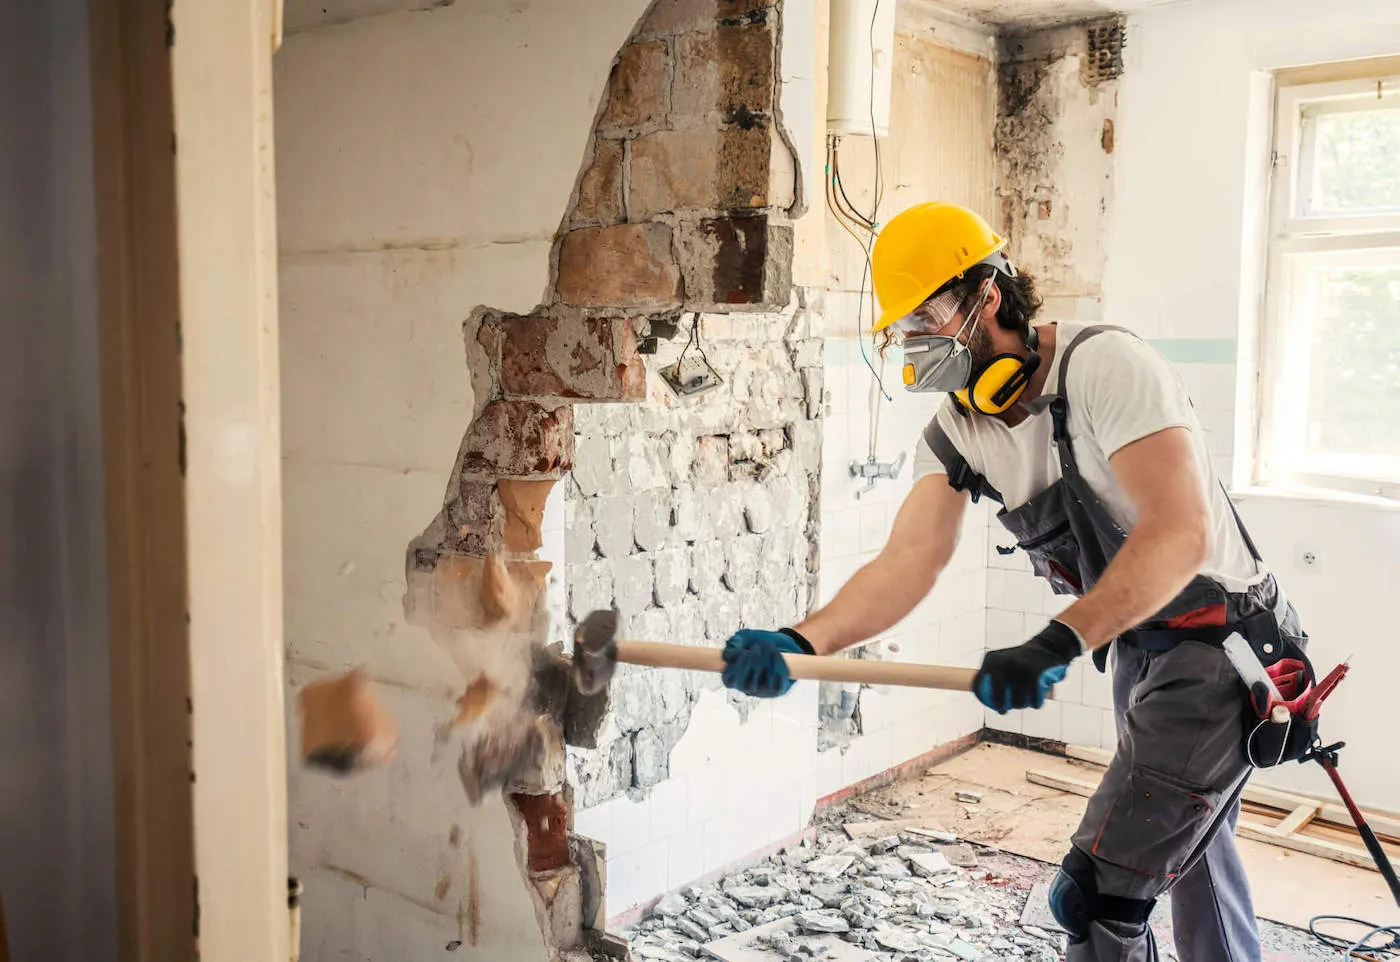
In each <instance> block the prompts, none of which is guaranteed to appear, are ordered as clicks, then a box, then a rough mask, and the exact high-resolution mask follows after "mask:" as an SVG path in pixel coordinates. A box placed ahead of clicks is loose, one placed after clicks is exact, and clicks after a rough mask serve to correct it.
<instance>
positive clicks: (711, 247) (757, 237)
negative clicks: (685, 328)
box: [680, 215, 792, 310]
mask: <svg viewBox="0 0 1400 962" xmlns="http://www.w3.org/2000/svg"><path fill="white" fill-rule="evenodd" d="M680 246H681V254H682V256H681V263H682V269H683V270H684V271H685V278H686V295H687V297H686V306H687V307H688V308H693V309H697V310H701V309H705V308H706V307H717V308H723V307H728V308H731V309H732V308H735V307H754V308H758V307H781V306H782V305H784V304H786V303H787V299H788V296H789V294H790V292H791V287H792V228H791V227H789V226H786V225H781V224H774V223H772V222H771V221H770V220H769V218H768V217H767V215H756V216H748V217H711V218H707V219H704V220H701V221H698V222H695V223H691V224H686V225H685V226H684V227H683V229H682V232H681V245H680Z"/></svg>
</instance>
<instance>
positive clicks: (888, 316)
mask: <svg viewBox="0 0 1400 962" xmlns="http://www.w3.org/2000/svg"><path fill="white" fill-rule="evenodd" d="M1005 245H1006V241H1005V240H1003V239H1002V238H1001V237H998V236H997V234H996V232H995V231H993V230H992V228H991V225H990V224H988V223H987V222H986V221H985V220H983V219H982V218H981V217H979V216H977V215H976V214H974V213H973V212H972V211H970V210H968V209H967V208H966V207H959V206H958V205H957V204H945V203H942V202H940V201H930V202H929V203H926V204H918V205H915V206H914V207H910V208H909V209H908V210H905V211H901V212H900V213H899V214H897V215H895V217H894V218H892V219H891V220H890V222H889V223H888V224H886V225H885V226H884V228H883V229H882V230H881V231H880V236H879V237H877V238H876V239H875V250H874V252H873V253H872V254H871V277H872V279H873V280H874V282H875V297H876V299H877V300H879V302H880V316H879V318H877V319H876V321H875V326H874V327H873V328H871V330H872V332H873V331H883V330H884V329H885V328H887V327H889V326H890V325H891V324H893V323H894V322H895V321H898V320H899V319H900V318H901V317H904V316H905V315H907V314H909V313H910V312H911V311H913V310H914V308H916V307H918V306H919V305H920V304H922V303H923V302H924V301H925V300H926V299H927V298H928V296H929V295H930V294H932V293H933V292H934V291H936V290H938V289H939V288H940V287H942V286H943V285H944V284H946V283H948V282H949V281H951V280H952V279H953V278H955V277H961V276H962V275H963V274H965V273H966V272H967V269H968V268H969V267H972V266H973V265H974V264H977V263H979V262H980V261H983V260H985V259H986V258H987V257H990V256H991V255H992V254H994V253H996V252H997V251H999V250H1001V249H1002V247H1004V246H1005Z"/></svg>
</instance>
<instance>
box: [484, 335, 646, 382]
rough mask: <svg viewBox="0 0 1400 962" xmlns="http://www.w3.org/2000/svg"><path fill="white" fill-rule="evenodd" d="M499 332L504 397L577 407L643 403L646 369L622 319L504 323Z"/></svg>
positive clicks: (634, 337) (635, 338)
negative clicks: (559, 400) (576, 403)
mask: <svg viewBox="0 0 1400 962" xmlns="http://www.w3.org/2000/svg"><path fill="white" fill-rule="evenodd" d="M504 327H505V341H504V343H503V345H502V348H501V386H502V389H503V390H504V391H505V393H506V394H523V395H533V396H536V397H567V398H572V399H576V400H581V401H624V400H640V399H642V398H645V397H646V368H645V367H644V366H643V364H642V358H641V355H639V354H638V353H637V336H636V333H635V332H634V331H633V330H632V324H631V322H630V321H629V320H628V319H627V318H625V317H597V318H579V317H564V318H556V317H508V318H506V319H505V321H504Z"/></svg>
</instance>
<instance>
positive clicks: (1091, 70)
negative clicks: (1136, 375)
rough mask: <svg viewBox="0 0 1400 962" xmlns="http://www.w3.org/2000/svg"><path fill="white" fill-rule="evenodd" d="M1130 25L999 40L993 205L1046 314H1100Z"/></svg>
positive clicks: (1107, 23)
mask: <svg viewBox="0 0 1400 962" xmlns="http://www.w3.org/2000/svg"><path fill="white" fill-rule="evenodd" d="M1125 31H1126V27H1125V26H1124V25H1123V23H1122V21H1120V20H1119V19H1117V18H1110V19H1107V20H1095V21H1091V22H1089V23H1079V24H1072V25H1069V26H1064V27H1054V28H1049V29H1045V30H1039V31H1032V32H1019V33H1010V34H1006V35H1003V36H1001V37H999V38H998V44H997V47H998V49H997V123H996V157H997V206H998V222H999V229H1000V230H1001V231H1002V233H1003V234H1004V235H1005V236H1006V237H1007V238H1009V239H1010V242H1011V244H1010V252H1011V256H1012V259H1013V260H1014V261H1015V262H1016V265H1017V266H1018V267H1019V268H1021V269H1022V270H1024V271H1026V272H1027V273H1030V274H1032V275H1034V276H1035V278H1036V281H1037V286H1038V289H1039V291H1040V293H1041V295H1042V296H1043V297H1044V299H1045V316H1046V317H1047V319H1050V320H1099V319H1101V318H1102V316H1103V310H1102V302H1103V280H1104V271H1105V267H1106V265H1107V262H1108V245H1109V240H1110V237H1109V233H1108V231H1107V230H1106V216H1105V215H1106V212H1107V211H1108V209H1109V206H1110V205H1111V203H1112V199H1113V171H1114V161H1113V151H1114V140H1115V123H1116V119H1117V113H1118V91H1119V85H1120V80H1119V77H1120V75H1121V72H1122V66H1123V64H1122V55H1123V43H1124V39H1125V35H1126V34H1125Z"/></svg>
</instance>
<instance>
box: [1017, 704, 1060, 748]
mask: <svg viewBox="0 0 1400 962" xmlns="http://www.w3.org/2000/svg"><path fill="white" fill-rule="evenodd" d="M1060 722H1061V716H1060V703H1059V702H1057V701H1047V702H1046V703H1045V704H1044V705H1043V706H1041V707H1040V708H1036V709H1027V710H1026V713H1025V717H1024V718H1023V719H1022V729H1021V730H1022V731H1023V732H1024V733H1025V734H1027V735H1029V736H1031V737H1032V738H1055V739H1058V738H1060V737H1061V732H1062V727H1061V724H1060Z"/></svg>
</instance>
